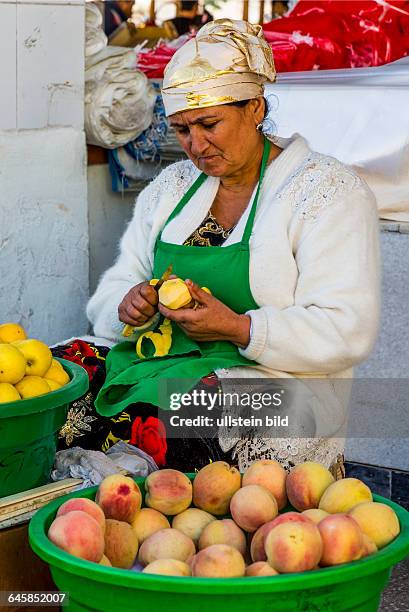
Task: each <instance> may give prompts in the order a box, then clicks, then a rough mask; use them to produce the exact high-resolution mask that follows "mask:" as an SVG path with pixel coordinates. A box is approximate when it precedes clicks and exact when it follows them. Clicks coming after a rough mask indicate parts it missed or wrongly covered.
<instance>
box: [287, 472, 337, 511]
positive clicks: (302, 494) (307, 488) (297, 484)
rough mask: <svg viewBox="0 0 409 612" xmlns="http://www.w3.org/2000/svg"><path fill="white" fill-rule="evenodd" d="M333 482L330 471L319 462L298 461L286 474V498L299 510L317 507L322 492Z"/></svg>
mask: <svg viewBox="0 0 409 612" xmlns="http://www.w3.org/2000/svg"><path fill="white" fill-rule="evenodd" d="M333 482H334V477H333V475H332V474H331V472H330V471H329V470H327V468H325V467H324V466H323V465H321V464H320V463H315V462H314V461H306V462H305V463H299V464H298V465H296V466H295V467H293V469H292V470H291V472H290V473H289V474H288V476H287V483H286V486H287V495H288V500H289V502H290V504H291V505H292V506H293V507H294V508H295V509H296V510H299V511H302V510H308V509H309V508H318V504H319V501H320V499H321V496H322V494H323V493H324V491H325V490H326V489H327V487H329V485H330V484H332V483H333Z"/></svg>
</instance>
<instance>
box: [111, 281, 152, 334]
mask: <svg viewBox="0 0 409 612" xmlns="http://www.w3.org/2000/svg"><path fill="white" fill-rule="evenodd" d="M157 306H158V294H157V292H156V291H155V289H154V288H153V287H152V285H150V284H149V282H148V281H144V282H143V283H139V285H135V287H132V289H131V290H130V291H128V293H127V294H126V296H125V297H124V299H123V300H122V302H121V303H120V304H119V306H118V317H119V320H120V321H122V322H123V323H126V324H127V325H132V326H133V327H140V326H141V325H143V324H144V323H146V321H148V319H150V318H151V317H153V315H154V314H155V313H156V312H157V311H158V307H157Z"/></svg>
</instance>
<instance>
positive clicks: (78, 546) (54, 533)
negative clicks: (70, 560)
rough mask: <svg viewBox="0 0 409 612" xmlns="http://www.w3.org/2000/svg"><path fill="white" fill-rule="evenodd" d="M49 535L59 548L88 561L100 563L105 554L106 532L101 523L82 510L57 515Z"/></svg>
mask: <svg viewBox="0 0 409 612" xmlns="http://www.w3.org/2000/svg"><path fill="white" fill-rule="evenodd" d="M48 537H49V538H50V540H51V542H53V543H54V544H55V545H56V546H58V548H61V549H62V550H65V552H67V553H70V555H74V556H75V557H80V558H81V559H86V560H87V561H94V562H95V563H99V561H100V560H101V558H102V555H103V554H104V534H103V532H102V529H101V527H100V526H99V523H97V521H96V520H95V519H94V518H93V517H92V516H90V515H89V514H88V513H87V512H82V511H81V510H73V511H72V512H68V514H64V515H63V516H57V518H55V519H54V520H53V522H52V523H51V525H50V529H49V530H48Z"/></svg>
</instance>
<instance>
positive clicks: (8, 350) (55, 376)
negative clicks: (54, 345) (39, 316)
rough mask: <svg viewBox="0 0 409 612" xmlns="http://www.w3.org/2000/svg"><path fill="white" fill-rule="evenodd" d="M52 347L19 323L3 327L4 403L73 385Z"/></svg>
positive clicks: (0, 374) (0, 383) (0, 380)
mask: <svg viewBox="0 0 409 612" xmlns="http://www.w3.org/2000/svg"><path fill="white" fill-rule="evenodd" d="M69 380H70V378H69V376H68V374H67V372H66V371H65V370H64V368H63V367H62V365H61V364H60V362H59V361H57V360H56V359H53V356H52V353H51V351H50V349H49V348H48V346H47V345H46V344H44V342H41V341H40V340H36V339H34V338H27V334H26V332H25V331H24V328H23V327H21V325H18V324H17V323H3V325H0V404H3V403H6V402H14V401H16V400H21V399H27V398H30V397H37V396H38V395H44V394H45V393H50V391H55V390H56V389H59V388H60V387H62V386H64V385H66V384H67V382H69Z"/></svg>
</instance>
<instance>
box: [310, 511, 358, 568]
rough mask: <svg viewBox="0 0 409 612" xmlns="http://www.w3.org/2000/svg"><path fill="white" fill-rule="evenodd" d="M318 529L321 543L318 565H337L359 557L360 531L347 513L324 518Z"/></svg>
mask: <svg viewBox="0 0 409 612" xmlns="http://www.w3.org/2000/svg"><path fill="white" fill-rule="evenodd" d="M318 529H319V532H320V534H321V539H322V543H323V552H322V557H321V561H320V565H322V566H327V565H339V564H340V563H349V562H350V561H356V560H357V559H360V557H361V555H362V550H363V545H364V542H363V537H362V531H361V530H360V528H359V525H358V523H357V522H356V521H355V520H354V519H353V518H352V517H351V516H349V515H348V514H333V515H330V516H327V517H326V518H324V519H323V520H322V521H321V522H320V523H319V524H318Z"/></svg>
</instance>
